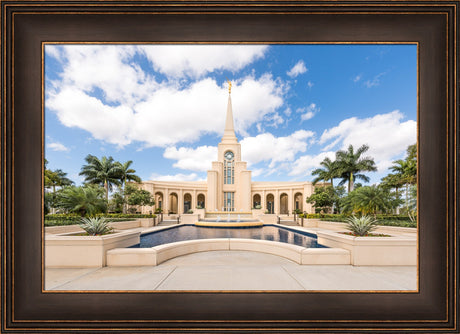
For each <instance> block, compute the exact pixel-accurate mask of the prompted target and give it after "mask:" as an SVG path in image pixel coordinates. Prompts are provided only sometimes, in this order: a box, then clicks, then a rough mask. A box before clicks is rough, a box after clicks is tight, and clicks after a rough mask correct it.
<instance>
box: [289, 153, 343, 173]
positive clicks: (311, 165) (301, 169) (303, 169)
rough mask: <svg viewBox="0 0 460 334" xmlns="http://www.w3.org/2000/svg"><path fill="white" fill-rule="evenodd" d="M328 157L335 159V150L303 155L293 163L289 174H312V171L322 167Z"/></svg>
mask: <svg viewBox="0 0 460 334" xmlns="http://www.w3.org/2000/svg"><path fill="white" fill-rule="evenodd" d="M326 157H328V158H329V159H331V160H334V159H335V152H321V153H320V154H317V155H303V156H301V157H299V158H298V159H297V160H296V161H294V163H293V164H292V167H291V171H290V172H289V175H291V176H310V174H311V172H312V171H313V170H314V169H316V168H318V167H320V163H321V162H322V161H323V160H324V159H325V158H326Z"/></svg>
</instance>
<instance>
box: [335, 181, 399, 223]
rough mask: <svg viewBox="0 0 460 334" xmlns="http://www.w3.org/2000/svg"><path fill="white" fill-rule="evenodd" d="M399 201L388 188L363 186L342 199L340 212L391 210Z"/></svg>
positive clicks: (385, 211) (383, 211)
mask: <svg viewBox="0 0 460 334" xmlns="http://www.w3.org/2000/svg"><path fill="white" fill-rule="evenodd" d="M400 203H401V201H400V199H399V198H398V197H396V196H395V194H394V193H392V192H391V191H390V190H389V189H388V188H385V187H382V186H376V185H372V186H365V187H360V188H356V189H355V190H353V191H352V192H351V193H348V195H347V196H346V197H345V198H344V199H343V200H342V212H344V213H353V214H355V213H359V214H361V215H368V214H373V215H374V216H375V215H377V213H388V212H391V211H392V210H393V209H394V208H396V207H397V206H398V205H399V204H400Z"/></svg>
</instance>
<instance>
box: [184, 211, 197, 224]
mask: <svg viewBox="0 0 460 334" xmlns="http://www.w3.org/2000/svg"><path fill="white" fill-rule="evenodd" d="M199 220H200V215H199V214H197V213H184V214H183V215H181V216H180V222H181V223H182V224H195V223H196V222H197V221H199Z"/></svg>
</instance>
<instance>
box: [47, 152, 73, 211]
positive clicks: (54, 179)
mask: <svg viewBox="0 0 460 334" xmlns="http://www.w3.org/2000/svg"><path fill="white" fill-rule="evenodd" d="M47 164H48V160H46V159H45V175H44V179H45V188H46V189H52V190H53V191H52V192H51V194H50V195H48V196H47V202H48V204H49V206H50V208H51V212H52V213H55V208H54V202H55V200H56V187H60V188H62V187H65V186H70V185H72V184H73V183H74V182H73V181H72V180H70V179H69V178H68V177H67V173H64V172H63V171H62V170H61V169H56V170H54V171H52V170H50V169H48V168H46V166H47Z"/></svg>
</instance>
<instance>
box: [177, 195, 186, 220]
mask: <svg viewBox="0 0 460 334" xmlns="http://www.w3.org/2000/svg"><path fill="white" fill-rule="evenodd" d="M177 197H178V198H177V214H179V215H181V214H183V213H184V192H183V191H182V189H180V190H179V191H178V193H177Z"/></svg>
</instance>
